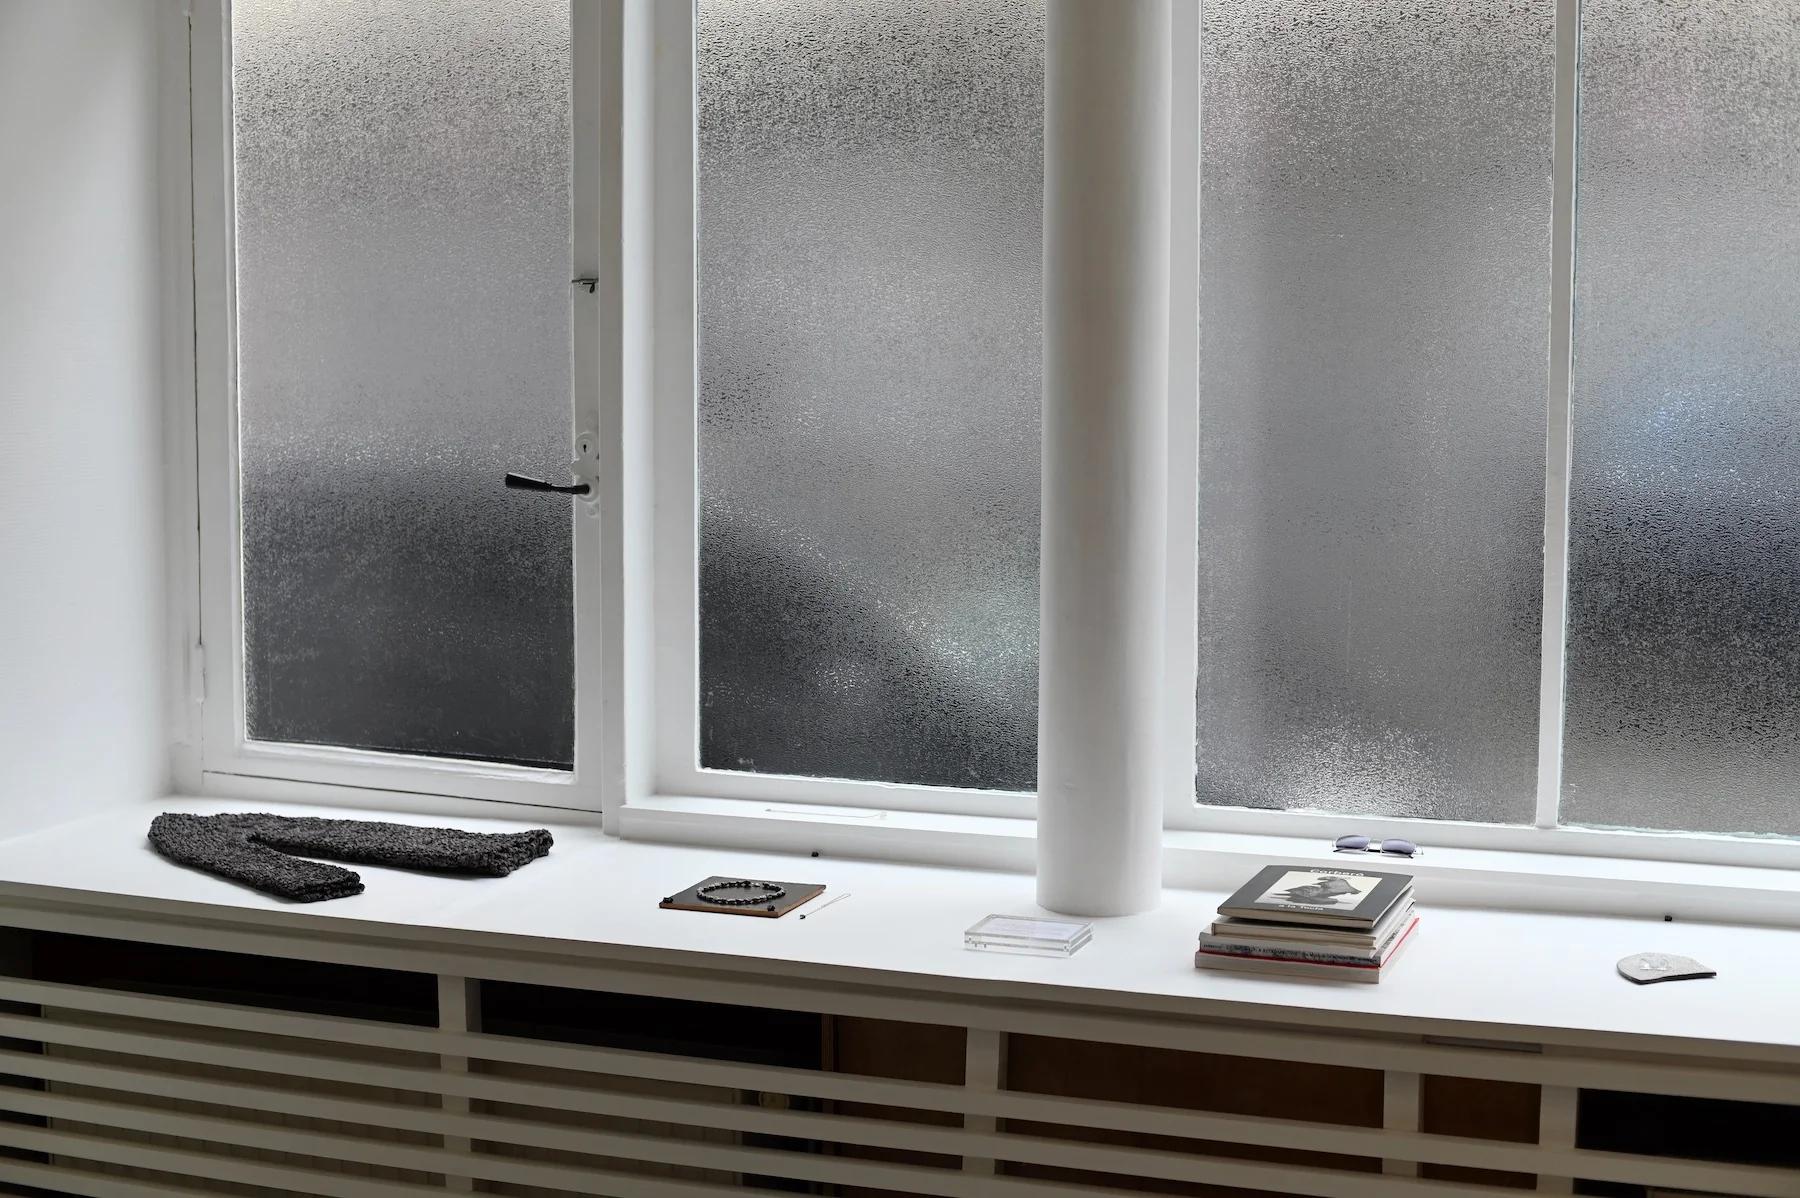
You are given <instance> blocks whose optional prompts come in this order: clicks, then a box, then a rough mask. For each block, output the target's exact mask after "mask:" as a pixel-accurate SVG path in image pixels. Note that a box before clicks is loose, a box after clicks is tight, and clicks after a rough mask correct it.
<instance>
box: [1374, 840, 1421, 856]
mask: <svg viewBox="0 0 1800 1198" xmlns="http://www.w3.org/2000/svg"><path fill="white" fill-rule="evenodd" d="M1381 851H1382V852H1384V853H1393V854H1394V855H1395V856H1399V857H1410V856H1412V855H1413V854H1414V853H1416V852H1418V851H1419V847H1418V846H1417V845H1415V844H1414V843H1413V842H1412V841H1410V840H1384V841H1382V842H1381Z"/></svg>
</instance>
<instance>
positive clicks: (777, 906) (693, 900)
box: [656, 874, 825, 919]
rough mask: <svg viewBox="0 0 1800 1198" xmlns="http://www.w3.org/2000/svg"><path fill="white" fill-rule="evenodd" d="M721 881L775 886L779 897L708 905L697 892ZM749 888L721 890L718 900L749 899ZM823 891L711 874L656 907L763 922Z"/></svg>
mask: <svg viewBox="0 0 1800 1198" xmlns="http://www.w3.org/2000/svg"><path fill="white" fill-rule="evenodd" d="M721 882H747V883H749V887H751V888H754V887H760V886H777V887H780V888H781V890H782V892H783V893H782V894H781V895H780V897H774V896H773V895H772V894H771V896H770V897H769V898H768V899H767V901H764V900H762V899H760V898H759V899H758V900H757V901H756V902H754V903H719V902H708V901H707V900H706V899H705V897H703V896H702V895H701V894H700V891H701V890H702V889H704V888H706V887H708V886H718V885H719V884H720V883H721ZM751 888H730V887H728V888H725V889H722V890H720V891H718V892H717V893H718V894H719V896H720V897H721V898H738V897H744V898H749V897H753V896H754V895H755V891H754V889H751ZM824 892H825V887H824V886H823V885H821V884H820V883H817V882H776V881H769V880H764V879H762V878H732V877H726V876H723V875H718V874H715V875H714V876H712V877H710V878H702V879H700V880H699V881H698V882H695V883H694V884H693V885H692V886H689V887H688V888H687V889H686V890H682V891H678V892H676V893H675V894H671V895H670V896H669V897H668V898H666V899H664V900H663V901H662V902H660V903H658V904H656V905H657V906H659V907H661V908H662V909H663V910H665V911H710V912H712V913H713V914H715V915H756V916H760V917H761V918H763V919H780V918H781V917H782V916H783V915H786V914H787V913H788V912H789V911H792V910H793V909H794V908H795V907H798V906H800V905H802V904H804V903H809V902H811V901H812V900H813V899H815V898H817V897H818V896H819V895H821V894H823V893H824Z"/></svg>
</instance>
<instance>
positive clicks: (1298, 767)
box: [1196, 0, 1553, 830]
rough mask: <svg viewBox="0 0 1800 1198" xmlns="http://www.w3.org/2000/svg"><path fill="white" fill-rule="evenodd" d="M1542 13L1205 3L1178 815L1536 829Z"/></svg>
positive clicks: (1533, 1) (1510, 5)
mask: <svg viewBox="0 0 1800 1198" xmlns="http://www.w3.org/2000/svg"><path fill="white" fill-rule="evenodd" d="M1552 8H1553V5H1552V3H1551V0H1435V2H1431V3H1424V4H1409V5H1400V4H1392V3H1388V2H1387V0H1379V2H1371V0H1354V2H1345V0H1332V2H1328V3H1321V2H1320V0H1207V2H1206V3H1204V4H1203V5H1202V12H1203V22H1204V35H1203V36H1204V46H1203V50H1202V58H1203V65H1202V75H1201V79H1202V88H1203V96H1202V110H1201V111H1202V134H1201V157H1202V174H1201V229H1202V278H1201V350H1200V362H1201V368H1200V369H1201V375H1200V413H1201V414H1200V441H1201V445H1200V480H1201V482H1200V487H1201V495H1200V528H1201V531H1200V629H1199V632H1200V649H1199V658H1200V661H1199V687H1198V699H1199V727H1198V735H1199V751H1198V763H1197V765H1198V776H1197V782H1196V790H1197V794H1198V797H1199V799H1200V801H1202V802H1205V803H1217V804H1225V805H1237V806H1248V807H1264V808H1305V807H1313V808H1328V809H1331V810H1336V811H1343V812H1353V813H1366V814H1371V815H1373V814H1380V815H1395V816H1399V815H1407V816H1422V817H1429V818H1447V819H1472V820H1496V821H1510V822H1519V821H1524V820H1527V819H1529V818H1530V816H1531V814H1532V805H1533V790H1534V784H1535V771H1536V758H1537V710H1538V704H1537V690H1538V668H1539V667H1538V641H1539V613H1540V611H1541V608H1542V599H1541V588H1542V581H1541V579H1542V546H1543V522H1544V516H1543V473H1544V374H1545V365H1544V363H1545V347H1546V337H1547V328H1548V324H1547V321H1548V318H1547V308H1548V302H1549V301H1548V295H1549V291H1548V286H1549V256H1550V241H1549V227H1550V203H1551V191H1550V180H1549V160H1550V145H1551V98H1552V97H1551V83H1552V43H1551V18H1552ZM1350 830H1354V829H1350Z"/></svg>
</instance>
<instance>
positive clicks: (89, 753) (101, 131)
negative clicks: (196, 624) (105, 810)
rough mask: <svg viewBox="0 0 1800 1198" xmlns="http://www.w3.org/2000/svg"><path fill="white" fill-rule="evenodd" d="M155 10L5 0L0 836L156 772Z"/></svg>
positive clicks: (139, 792)
mask: <svg viewBox="0 0 1800 1198" xmlns="http://www.w3.org/2000/svg"><path fill="white" fill-rule="evenodd" d="M163 11H165V10H164V9H163V8H162V6H161V5H158V4H151V3H146V2H145V0H0V836H12V835H17V834H19V833H20V832H22V831H25V830H28V829H30V828H32V827H34V826H38V825H41V824H43V823H45V822H49V821H52V820H55V819H58V818H67V817H70V816H73V815H78V814H83V813H85V812H87V811H91V810H94V809H97V808H98V807H100V806H103V805H106V804H109V803H114V802H119V801H125V800H130V799H136V798H144V797H148V796H151V795H154V794H157V793H160V792H161V791H162V789H163V787H164V784H165V773H166V767H165V758H166V750H165V739H166V738H165V732H164V719H163V714H162V713H163V703H162V699H163V693H164V687H163V679H164V648H163V639H162V638H163V635H164V612H165V599H164V566H163V523H162V520H163V499H162V495H163V478H162V474H163V470H162V451H161V438H162V422H161V416H160V395H159V392H160V383H159V379H160V372H161V369H162V361H161V344H162V343H161V330H160V325H159V313H158V308H159V304H158V296H159V290H160V281H159V263H158V245H159V242H158V236H159V212H158V190H157V165H158V142H157V128H158V107H157V29H156V18H157V16H158V14H159V13H160V12H163Z"/></svg>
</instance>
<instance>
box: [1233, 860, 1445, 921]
mask: <svg viewBox="0 0 1800 1198" xmlns="http://www.w3.org/2000/svg"><path fill="white" fill-rule="evenodd" d="M1411 887H1412V875H1410V874H1387V873H1371V872H1369V871H1367V870H1360V869H1324V868H1319V867H1315V866H1300V865H1270V866H1267V867H1265V868H1264V869H1263V870H1262V871H1261V872H1259V873H1258V874H1257V875H1256V876H1255V877H1254V878H1251V879H1250V881H1248V882H1247V883H1245V884H1244V886H1243V887H1242V888H1241V889H1239V890H1238V892H1237V893H1236V894H1234V895H1232V896H1231V897H1230V898H1229V899H1226V900H1225V902H1224V903H1222V904H1220V906H1219V914H1221V915H1228V916H1231V917H1232V918H1234V919H1267V920H1274V921H1276V922H1281V923H1315V924H1330V925H1333V926H1339V927H1348V928H1372V927H1374V926H1375V923H1376V922H1377V921H1378V920H1379V919H1380V918H1381V917H1382V916H1383V915H1384V914H1386V913H1387V911H1388V909H1389V908H1390V907H1392V906H1393V905H1394V904H1395V903H1396V902H1398V901H1399V900H1400V898H1401V896H1402V895H1404V894H1405V893H1406V892H1407V891H1408V890H1409V889H1410V888H1411Z"/></svg>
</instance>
